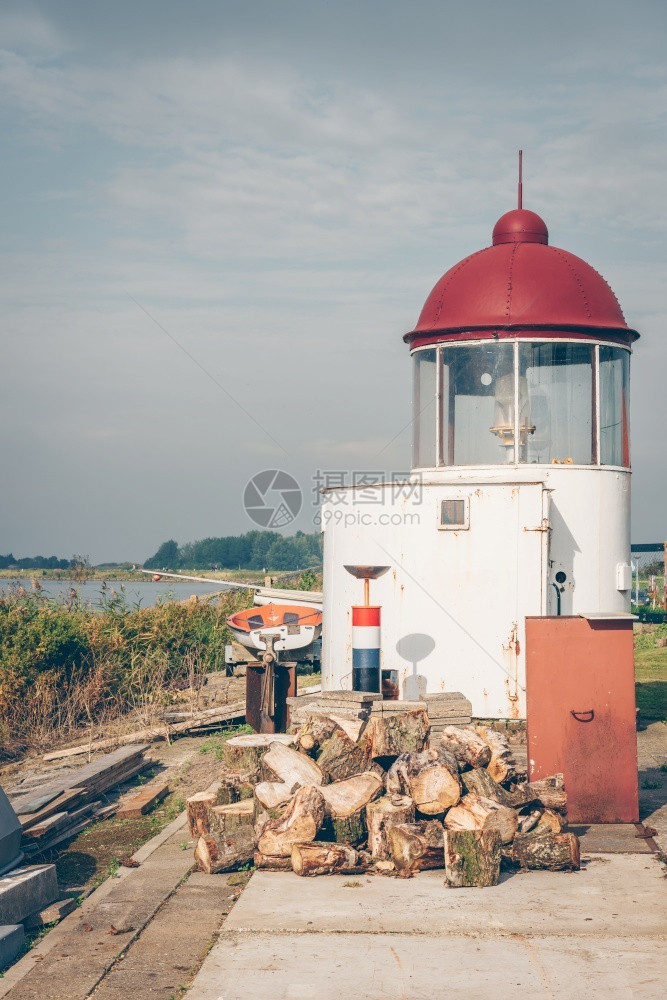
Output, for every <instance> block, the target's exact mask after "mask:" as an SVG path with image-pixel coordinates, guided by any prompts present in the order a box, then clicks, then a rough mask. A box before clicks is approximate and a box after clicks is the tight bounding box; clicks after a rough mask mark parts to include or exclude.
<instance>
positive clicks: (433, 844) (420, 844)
mask: <svg viewBox="0 0 667 1000" xmlns="http://www.w3.org/2000/svg"><path fill="white" fill-rule="evenodd" d="M387 841H388V843H389V853H390V854H391V859H392V861H393V862H394V864H395V865H396V867H397V869H398V870H399V871H408V872H412V871H426V869H429V868H444V867H445V830H444V827H443V825H442V823H441V822H440V820H437V819H432V820H422V821H421V822H420V823H401V824H399V825H398V826H392V827H390V828H389V830H387Z"/></svg>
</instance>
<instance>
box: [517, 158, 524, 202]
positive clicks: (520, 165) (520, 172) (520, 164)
mask: <svg viewBox="0 0 667 1000" xmlns="http://www.w3.org/2000/svg"><path fill="white" fill-rule="evenodd" d="M518 207H519V208H523V150H522V149H520V150H519V205H518Z"/></svg>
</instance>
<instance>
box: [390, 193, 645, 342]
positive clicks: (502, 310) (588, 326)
mask: <svg viewBox="0 0 667 1000" xmlns="http://www.w3.org/2000/svg"><path fill="white" fill-rule="evenodd" d="M538 334H541V335H544V336H547V337H555V338H557V337H561V338H565V337H567V338H572V337H574V338H576V337H588V338H590V337H591V336H592V337H594V338H597V337H600V338H602V339H605V340H609V339H611V340H616V341H621V342H625V343H627V342H628V341H631V340H635V339H636V338H637V337H638V336H639V334H637V333H636V332H635V331H634V330H631V329H630V328H629V327H628V325H627V323H626V322H625V317H624V316H623V313H622V311H621V307H620V305H619V304H618V300H617V298H616V296H615V295H614V293H613V291H612V290H611V288H610V287H609V285H608V284H607V282H606V281H605V280H604V278H603V277H602V275H601V274H598V272H597V271H596V270H595V269H594V268H592V267H591V266H590V264H587V263H586V261H585V260H582V259H581V258H580V257H576V256H575V255H574V254H572V253H568V251H567V250H559V249H558V247H552V246H549V232H548V230H547V227H546V225H545V223H544V222H543V220H542V219H541V218H540V217H539V215H536V214H535V212H529V211H527V210H526V209H520V208H517V209H514V210H513V211H511V212H506V213H505V215H503V216H501V218H500V219H499V220H498V222H497V223H496V225H495V226H494V229H493V244H492V246H490V247H486V248H485V249H484V250H478V251H477V253H473V254H471V255H470V256H469V257H466V258H464V260H462V261H460V262H459V263H458V264H455V265H454V267H452V268H450V270H449V271H447V272H446V274H444V275H443V276H442V278H441V279H440V281H438V283H437V284H436V286H435V288H434V289H433V291H432V292H431V294H430V295H429V297H428V298H427V300H426V303H425V305H424V308H423V309H422V312H421V315H420V317H419V321H418V322H417V326H416V327H415V328H414V330H412V331H411V332H410V333H406V335H405V337H404V340H406V341H407V342H408V343H409V344H410V346H411V347H413V348H414V347H420V346H423V345H425V344H433V343H438V342H440V341H458V340H466V339H479V338H480V337H485V336H488V337H492V336H499V337H503V336H505V337H508V336H535V335H538Z"/></svg>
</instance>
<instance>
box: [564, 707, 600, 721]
mask: <svg viewBox="0 0 667 1000" xmlns="http://www.w3.org/2000/svg"><path fill="white" fill-rule="evenodd" d="M570 715H571V716H572V717H573V718H575V719H576V720H577V722H592V721H593V719H594V718H595V712H594V711H593V709H592V708H589V709H588V711H587V712H575V711H574V709H572V710H571V711H570Z"/></svg>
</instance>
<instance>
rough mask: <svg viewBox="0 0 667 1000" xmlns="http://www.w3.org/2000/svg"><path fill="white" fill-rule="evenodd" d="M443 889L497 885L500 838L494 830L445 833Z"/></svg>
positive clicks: (447, 831)
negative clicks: (445, 887)
mask: <svg viewBox="0 0 667 1000" xmlns="http://www.w3.org/2000/svg"><path fill="white" fill-rule="evenodd" d="M444 854H445V885H446V886H449V887H450V888H460V887H462V886H478V887H484V886H489V885H498V880H499V878H500V836H499V834H498V832H497V831H496V830H445V850H444Z"/></svg>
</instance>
